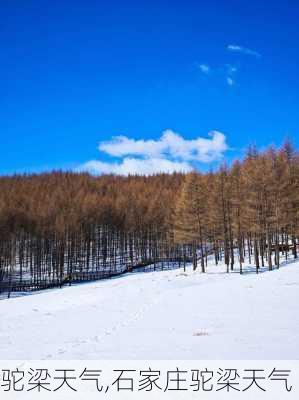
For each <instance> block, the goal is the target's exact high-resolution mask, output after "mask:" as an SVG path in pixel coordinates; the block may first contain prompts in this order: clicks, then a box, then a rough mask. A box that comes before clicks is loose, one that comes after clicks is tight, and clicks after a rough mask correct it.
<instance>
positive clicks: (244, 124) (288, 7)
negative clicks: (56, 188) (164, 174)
mask: <svg viewBox="0 0 299 400" xmlns="http://www.w3.org/2000/svg"><path fill="white" fill-rule="evenodd" d="M5 3H6V4H4V5H3V4H2V5H1V24H0V33H1V56H0V79H1V92H0V103H1V104H0V132H1V133H0V135H1V150H2V151H1V158H0V174H7V173H9V174H10V173H14V172H33V171H34V172H39V171H42V170H49V169H53V168H55V169H57V168H62V169H73V170H78V169H89V170H92V171H94V172H97V173H101V172H109V171H112V172H116V173H126V172H128V171H129V172H134V169H136V168H137V169H138V170H140V171H143V169H144V171H145V173H150V172H151V171H154V172H155V171H157V168H158V167H157V165H159V166H160V168H161V169H162V170H172V169H180V168H181V169H182V170H188V168H190V167H191V166H197V167H199V168H202V169H206V168H208V167H209V166H210V165H214V164H215V163H217V162H218V161H219V160H220V159H221V157H224V158H226V159H228V160H231V159H233V158H235V157H239V156H242V154H243V151H244V148H246V146H247V145H248V144H250V143H253V142H255V143H256V144H257V146H258V147H259V148H264V147H265V146H267V145H268V144H276V145H280V144H281V142H282V141H283V139H284V138H285V137H286V136H287V135H288V136H289V137H290V138H291V139H292V140H293V142H294V143H295V145H296V146H298V145H299V121H298V120H299V117H298V115H299V113H298V110H299V74H298V72H299V49H298V47H299V44H298V43H299V27H298V19H299V3H298V1H295V0H294V1H275V0H274V1H271V2H269V1H261V0H259V1H258V0H252V1H251V2H248V1H242V0H238V1H230V0H227V1H220V0H218V1H215V0H209V1H200V0H198V1H188V0H186V1H174V0H172V1H163V0H159V1H109V2H102V1H90V0H85V1H76V0H74V1H64V0H60V1H43V0H39V1H37V0H36V1H32V0H27V1H26V2H24V1H14V2H5ZM165 131H166V132H165ZM214 131H216V133H215V132H214ZM209 132H212V133H210V135H209ZM213 132H214V133H213ZM219 135H223V136H219ZM113 138H114V139H113ZM178 143H180V145H181V147H180V148H178V147H179V146H178ZM142 149H143V150H142ZM149 149H151V150H149ZM159 163H160V164H159Z"/></svg>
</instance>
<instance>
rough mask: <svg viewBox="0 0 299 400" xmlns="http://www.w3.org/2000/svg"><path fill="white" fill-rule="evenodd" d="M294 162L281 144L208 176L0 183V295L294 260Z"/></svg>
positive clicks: (36, 178)
mask: <svg viewBox="0 0 299 400" xmlns="http://www.w3.org/2000/svg"><path fill="white" fill-rule="evenodd" d="M298 213H299V156H298V152H297V151H296V150H295V149H294V148H293V146H292V145H291V144H290V143H289V142H286V143H285V144H284V145H283V146H282V147H281V148H280V149H274V148H269V149H267V150H266V151H264V152H261V153H259V152H258V151H257V150H256V149H255V148H254V147H251V148H249V149H248V151H247V154H246V157H245V158H244V160H242V161H235V162H234V163H233V164H232V165H231V166H230V167H228V166H227V165H225V164H222V165H221V166H220V167H219V169H218V170H216V171H209V172H208V173H200V172H196V171H194V172H192V173H189V174H186V175H184V174H179V173H174V174H157V175H154V176H148V177H145V176H128V177H122V176H113V175H105V176H100V177H95V176H91V175H89V174H87V173H71V172H60V171H54V172H51V173H43V174H31V175H15V176H2V177H0V288H2V290H9V291H10V290H14V289H15V290H17V288H20V290H21V289H22V288H23V287H25V285H27V286H28V287H30V288H41V287H49V286H51V285H53V286H54V285H62V284H64V283H71V282H74V281H80V280H86V279H98V278H101V277H106V276H111V275H114V274H118V273H122V272H124V271H128V270H132V269H133V268H135V267H137V266H140V265H145V264H150V263H151V264H153V265H154V266H155V265H156V264H158V263H162V265H163V263H167V262H168V263H169V262H171V261H176V262H179V264H180V265H184V266H186V262H187V261H188V260H192V262H193V267H194V269H196V268H197V266H198V264H200V266H201V270H202V271H203V272H204V271H205V269H206V266H207V259H208V257H209V256H210V255H211V254H213V257H214V258H215V262H216V264H218V262H219V261H220V260H221V259H223V261H224V262H225V264H226V266H227V271H228V272H229V270H233V269H234V268H236V265H237V266H238V268H239V271H240V272H241V273H242V272H243V264H244V262H245V259H246V258H247V259H248V260H249V262H250V263H253V264H254V265H255V266H256V271H257V272H258V271H259V268H260V267H261V266H265V265H267V266H268V267H269V269H272V268H273V267H274V266H276V267H279V265H280V262H281V257H285V258H288V257H289V256H290V255H291V254H292V255H293V256H294V257H295V258H297V245H298V230H299V228H298V221H299V215H298Z"/></svg>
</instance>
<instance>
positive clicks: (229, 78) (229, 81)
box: [226, 76, 235, 86]
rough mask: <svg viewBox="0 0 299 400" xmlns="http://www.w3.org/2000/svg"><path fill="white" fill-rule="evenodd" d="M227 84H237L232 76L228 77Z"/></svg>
mask: <svg viewBox="0 0 299 400" xmlns="http://www.w3.org/2000/svg"><path fill="white" fill-rule="evenodd" d="M226 82H227V84H228V85H229V86H233V85H234V84H235V81H234V80H233V79H232V78H231V77H230V76H228V77H227V78H226Z"/></svg>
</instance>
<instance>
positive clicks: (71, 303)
mask: <svg viewBox="0 0 299 400" xmlns="http://www.w3.org/2000/svg"><path fill="white" fill-rule="evenodd" d="M298 300H299V262H296V263H294V262H292V263H289V264H287V265H283V266H282V267H281V268H280V269H279V270H274V271H272V272H263V273H260V274H259V275H256V274H255V273H246V274H244V275H243V276H240V275H239V274H238V273H230V274H226V273H224V267H223V266H218V267H216V266H215V265H209V266H208V272H207V273H206V274H201V273H200V272H199V271H198V272H197V271H196V272H193V271H192V268H191V266H189V267H188V268H187V272H186V273H184V271H183V270H182V269H181V270H178V269H173V270H168V271H159V272H147V273H141V272H139V273H133V274H127V275H124V276H121V277H118V278H113V279H109V280H104V281H98V282H93V283H86V284H81V285H77V286H72V287H64V288H63V289H52V290H48V291H44V292H40V293H37V294H33V295H27V296H24V297H18V298H12V299H5V300H1V301H0V318H1V330H0V339H1V340H0V359H19V360H20V359H49V360H51V359H107V360H108V359H127V360H130V359H152V360H153V359H164V360H166V359H185V360H186V359H206V360H208V359H218V360H219V359H276V360H277V359H299V346H298V343H299V312H298Z"/></svg>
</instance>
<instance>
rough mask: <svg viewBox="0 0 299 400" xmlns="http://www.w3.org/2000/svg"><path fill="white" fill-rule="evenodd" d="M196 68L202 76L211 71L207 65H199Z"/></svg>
mask: <svg viewBox="0 0 299 400" xmlns="http://www.w3.org/2000/svg"><path fill="white" fill-rule="evenodd" d="M198 68H199V69H200V70H201V72H202V73H204V74H209V73H210V71H211V68H210V66H209V65H207V64H199V65H198Z"/></svg>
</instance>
